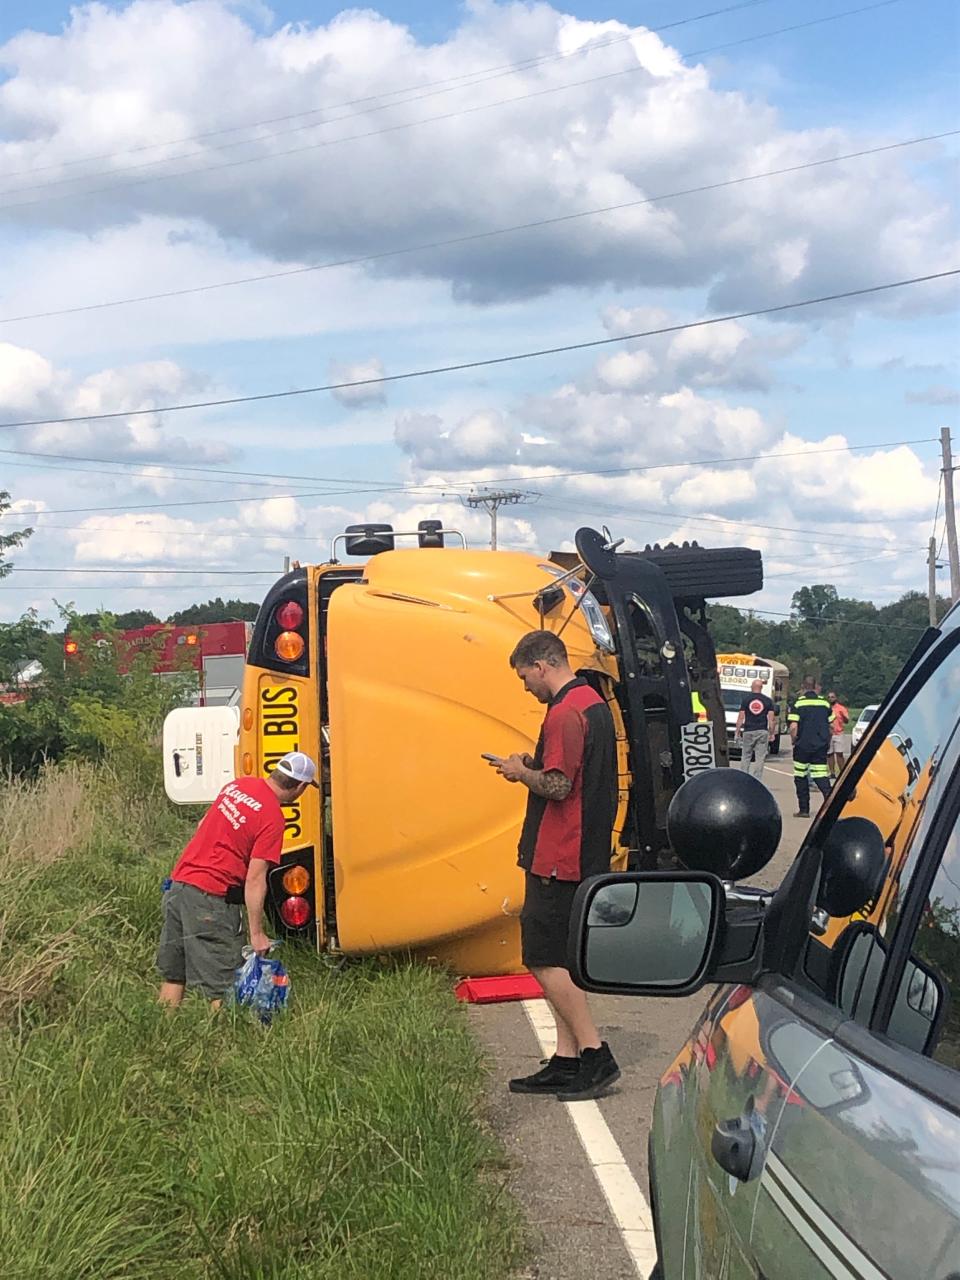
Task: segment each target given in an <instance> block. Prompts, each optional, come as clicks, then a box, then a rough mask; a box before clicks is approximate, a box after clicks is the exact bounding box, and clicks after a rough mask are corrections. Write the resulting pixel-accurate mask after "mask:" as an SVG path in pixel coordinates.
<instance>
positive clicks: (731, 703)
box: [720, 689, 750, 711]
mask: <svg viewBox="0 0 960 1280" xmlns="http://www.w3.org/2000/svg"><path fill="white" fill-rule="evenodd" d="M720 692H721V693H722V694H723V705H724V707H725V708H726V710H727V711H739V710H740V704H741V702H743V695H744V694H745V693H749V692H750V691H749V689H721V690H720Z"/></svg>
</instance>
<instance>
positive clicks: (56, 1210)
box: [0, 770, 523, 1280]
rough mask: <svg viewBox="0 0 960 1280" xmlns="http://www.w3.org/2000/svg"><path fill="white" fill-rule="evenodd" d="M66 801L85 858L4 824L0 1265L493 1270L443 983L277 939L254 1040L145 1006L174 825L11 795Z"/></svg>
mask: <svg viewBox="0 0 960 1280" xmlns="http://www.w3.org/2000/svg"><path fill="white" fill-rule="evenodd" d="M61 786H63V787H65V788H67V791H68V792H70V794H72V795H73V796H74V798H75V799H76V797H77V794H78V793H79V795H80V808H81V809H84V808H85V806H89V807H90V809H91V811H92V812H93V814H94V818H93V819H92V820H91V819H89V817H88V818H86V819H78V824H79V825H78V830H79V831H80V835H81V839H80V841H79V843H80V846H81V847H79V848H75V847H72V846H73V842H72V841H71V840H70V839H69V838H65V839H63V840H61V842H60V844H59V845H57V846H56V847H54V845H53V843H52V842H46V841H45V840H44V838H43V835H42V832H41V833H39V835H38V837H37V839H36V840H34V836H33V835H30V834H29V832H30V826H31V824H29V823H28V824H27V825H26V826H24V825H23V824H21V826H20V827H19V831H20V838H21V839H22V840H23V842H24V845H29V846H30V849H29V850H28V851H27V854H26V856H22V854H18V853H14V852H13V851H12V850H10V849H9V848H8V850H7V853H8V854H9V861H10V863H11V864H12V865H13V866H14V867H19V868H20V871H21V876H22V879H21V881H20V884H19V886H18V882H17V876H16V874H5V875H4V878H3V880H2V882H0V921H3V922H4V923H3V934H2V936H0V986H3V989H4V991H5V992H6V993H7V994H6V997H5V1002H4V1003H3V1004H0V1081H2V1082H3V1087H2V1088H0V1257H2V1262H0V1273H2V1274H4V1275H6V1274H7V1273H9V1274H10V1275H11V1276H12V1275H16V1276H17V1277H18V1280H86V1278H88V1277H89V1278H90V1280H94V1278H95V1280H113V1278H114V1277H116V1278H118V1280H119V1278H120V1277H122V1278H123V1280H155V1278H156V1280H160V1278H163V1280H166V1278H168V1277H169V1278H170V1280H173V1278H177V1280H192V1278H194V1277H197V1278H198V1280H199V1278H200V1277H203V1278H204V1280H206V1278H207V1277H211V1278H213V1280H287V1278H290V1280H300V1278H301V1277H302V1278H303V1280H321V1278H324V1280H325V1278H326V1277H331V1278H332V1277H337V1280H391V1278H393V1277H396V1280H406V1277H410V1278H411V1280H413V1278H414V1277H416V1278H417V1280H486V1278H488V1277H489V1278H490V1280H503V1278H504V1277H506V1276H508V1275H509V1274H510V1273H511V1272H512V1271H513V1270H514V1268H515V1266H516V1264H517V1262H518V1259H519V1257H520V1255H521V1252H522V1249H523V1240H522V1233H521V1227H520V1218H519V1213H518V1210H517V1208H516V1206H515V1205H514V1204H513V1202H512V1201H511V1200H510V1199H509V1197H508V1196H507V1194H506V1192H505V1191H504V1190H503V1178H502V1173H501V1169H500V1156H499V1153H498V1150H497V1148H496V1146H495V1144H494V1142H493V1140H492V1138H491V1137H490V1135H489V1134H488V1132H487V1130H486V1129H485V1126H484V1124H483V1120H482V1115H481V1111H480V1101H481V1091H482V1085H483V1064H482V1062H481V1060H480V1057H479V1054H478V1051H477V1048H476V1046H475V1044H474V1042H473V1040H472V1038H471V1035H470V1033H469V1029H468V1026H467V1024H466V1021H465V1019H464V1017H463V1016H462V1011H461V1010H460V1009H458V1008H457V1006H456V1005H455V1003H454V1001H453V999H452V997H451V995H450V992H449V981H448V980H447V979H445V978H444V977H443V976H442V975H440V974H438V973H435V972H432V971H429V970H426V969H424V968H418V967H413V966H404V965H389V966H386V965H379V964H373V963H371V964H369V965H359V966H351V967H349V968H347V969H346V970H344V971H343V972H340V973H333V972H331V971H330V970H329V969H327V968H326V967H325V966H324V965H323V963H322V962H321V961H320V960H319V959H318V958H317V957H315V956H312V955H310V954H309V953H307V952H303V951H297V950H294V949H291V948H288V949H287V951H288V954H287V955H285V956H284V960H285V962H286V963H287V965H288V968H289V969H290V972H291V981H292V984H293V985H292V999H291V1004H290V1006H289V1008H288V1011H287V1012H286V1013H285V1014H284V1015H283V1016H282V1017H281V1018H279V1019H277V1020H275V1022H274V1024H273V1026H271V1027H270V1028H266V1029H265V1028H262V1027H261V1026H260V1025H259V1024H258V1023H257V1022H255V1021H254V1020H253V1019H252V1018H251V1017H249V1016H248V1015H247V1014H246V1012H245V1011H243V1010H223V1011H221V1012H220V1013H219V1014H216V1015H213V1014H211V1012H210V1011H209V1009H208V1008H207V1007H206V1005H205V1004H204V1003H203V1002H202V1001H200V1000H188V1001H187V1002H186V1003H185V1004H184V1006H183V1007H182V1008H181V1009H180V1010H179V1011H178V1012H176V1013H173V1014H171V1013H170V1012H169V1011H167V1010H163V1009H161V1008H160V1007H158V1006H157V1004H156V1003H155V988H156V975H155V974H154V972H153V955H154V950H155V946H156V940H157V934H158V930H159V922H160V893H159V882H160V879H161V877H162V876H163V875H164V874H165V873H166V872H167V870H168V869H169V865H170V862H171V857H172V854H173V853H174V852H175V851H176V848H177V846H178V844H179V842H180V840H181V839H182V837H183V834H184V829H183V826H182V824H181V823H180V822H178V821H177V818H176V815H173V816H171V814H170V812H169V810H168V808H167V807H166V806H165V804H164V801H163V800H162V798H158V797H157V796H155V795H143V794H142V793H141V794H140V795H139V797H137V796H136V795H131V794H130V793H128V792H127V791H126V790H125V789H124V787H123V785H122V784H121V782H120V780H119V779H117V778H116V777H115V776H111V775H110V774H109V773H108V772H105V771H101V772H96V773H95V772H87V773H81V774H77V773H76V771H74V772H73V773H71V771H69V770H68V771H67V772H66V773H56V772H53V773H50V774H48V775H47V776H46V778H42V779H41V780H40V782H39V783H37V784H35V785H34V787H33V788H31V787H28V786H24V787H22V788H21V793H20V802H22V803H23V804H26V805H32V806H33V808H34V810H35V811H39V810H40V809H41V808H42V807H43V805H45V804H52V805H53V806H54V807H56V792H57V789H58V788H59V787H61ZM71 788H72V791H71ZM44 789H46V790H44ZM7 805H8V808H7V812H6V818H5V817H4V810H3V808H2V806H0V840H4V839H5V838H9V835H10V832H11V831H13V830H14V824H15V821H16V820H17V819H16V817H15V816H13V817H12V816H11V813H12V811H14V810H17V808H18V806H17V804H13V805H12V806H11V805H10V803H9V801H8V802H7ZM77 812H78V814H79V812H80V809H78V810H77ZM20 816H21V817H22V814H21V815H20ZM84 821H86V823H87V825H86V828H84ZM31 842H33V843H32V844H31ZM7 870H8V871H9V870H10V867H9V866H8V868H7ZM21 888H22V892H21ZM38 957H46V960H45V962H44V963H43V964H40V965H39V968H38ZM18 974H20V975H21V976H24V977H26V976H27V975H31V974H32V977H31V979H30V981H29V982H27V984H26V986H25V987H24V989H23V990H22V991H21V992H20V993H19V996H18V995H17V994H16V983H17V975H18ZM11 992H12V993H13V994H11Z"/></svg>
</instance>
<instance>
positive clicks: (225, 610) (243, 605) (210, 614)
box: [167, 596, 260, 626]
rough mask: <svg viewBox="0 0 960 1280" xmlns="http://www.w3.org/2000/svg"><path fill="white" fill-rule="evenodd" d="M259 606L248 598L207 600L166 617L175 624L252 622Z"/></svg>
mask: <svg viewBox="0 0 960 1280" xmlns="http://www.w3.org/2000/svg"><path fill="white" fill-rule="evenodd" d="M259 611H260V606H259V605H258V604H254V603H253V602H252V601H250V600H221V598H220V597H219V596H217V598H216V599H215V600H208V601H207V603H206V604H192V605H190V606H189V608H187V609H181V610H180V611H179V613H172V614H171V615H170V617H169V618H168V619H167V621H168V622H172V623H173V624H174V625H175V626H190V625H200V624H202V623H204V622H253V621H255V619H256V616H257V614H258V613H259Z"/></svg>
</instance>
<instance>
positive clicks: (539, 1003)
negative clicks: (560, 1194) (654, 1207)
mask: <svg viewBox="0 0 960 1280" xmlns="http://www.w3.org/2000/svg"><path fill="white" fill-rule="evenodd" d="M523 1008H524V1012H525V1013H526V1015H527V1017H528V1018H529V1020H530V1025H531V1026H532V1027H533V1030H534V1033H535V1035H536V1037H537V1039H538V1040H539V1042H540V1050H541V1052H542V1053H543V1054H544V1055H545V1056H549V1055H550V1054H552V1053H553V1051H554V1049H555V1048H556V1035H555V1029H554V1025H553V1017H552V1016H551V1013H550V1008H549V1006H548V1004H547V1002H546V1001H545V1000H524V1002H523ZM562 1105H563V1106H565V1107H566V1109H567V1114H568V1115H569V1116H570V1119H571V1120H572V1121H573V1127H574V1128H575V1129H576V1131H577V1136H578V1137H579V1139H580V1142H581V1144H582V1145H583V1149H584V1151H585V1152H586V1155H587V1159H588V1160H589V1162H590V1167H591V1169H592V1170H593V1176H594V1177H595V1178H596V1180H597V1182H598V1183H599V1184H600V1190H601V1191H602V1192H603V1195H604V1198H605V1199H606V1202H607V1204H608V1205H609V1207H610V1212H611V1214H612V1215H613V1219H614V1221H615V1222H616V1224H617V1228H618V1230H619V1232H620V1235H621V1237H622V1239H623V1243H624V1245H625V1247H626V1250H627V1253H628V1254H629V1255H630V1259H631V1261H632V1262H633V1265H634V1268H635V1270H636V1273H637V1275H638V1276H640V1277H642V1280H647V1277H648V1276H649V1275H650V1272H651V1271H652V1270H653V1267H654V1266H655V1265H656V1261H657V1246H656V1241H655V1240H654V1235H653V1218H652V1216H651V1213H650V1206H649V1205H648V1204H647V1200H646V1196H644V1194H643V1192H642V1191H641V1190H640V1186H639V1184H638V1182H637V1180H636V1178H635V1177H634V1176H633V1174H632V1173H631V1172H630V1168H629V1166H628V1164H627V1162H626V1160H624V1158H623V1152H622V1151H621V1150H620V1148H619V1146H618V1145H617V1142H616V1139H615V1138H614V1136H613V1134H612V1133H611V1132H610V1126H609V1125H608V1124H607V1122H606V1120H604V1118H603V1114H602V1112H601V1111H600V1108H599V1107H598V1106H597V1104H596V1103H595V1102H565V1103H563V1104H562Z"/></svg>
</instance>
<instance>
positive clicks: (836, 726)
mask: <svg viewBox="0 0 960 1280" xmlns="http://www.w3.org/2000/svg"><path fill="white" fill-rule="evenodd" d="M827 701H828V702H829V703H830V754H829V755H828V756H827V765H828V767H829V769H830V776H831V778H839V777H840V771H841V770H842V769H843V735H844V733H845V732H846V729H847V723H848V721H849V719H850V712H849V711H848V710H847V708H846V707H845V706H844V705H843V703H842V702H841V701H840V699H839V698H838V697H837V695H836V694H835V693H832V692H831V693H828V694H827Z"/></svg>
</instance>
